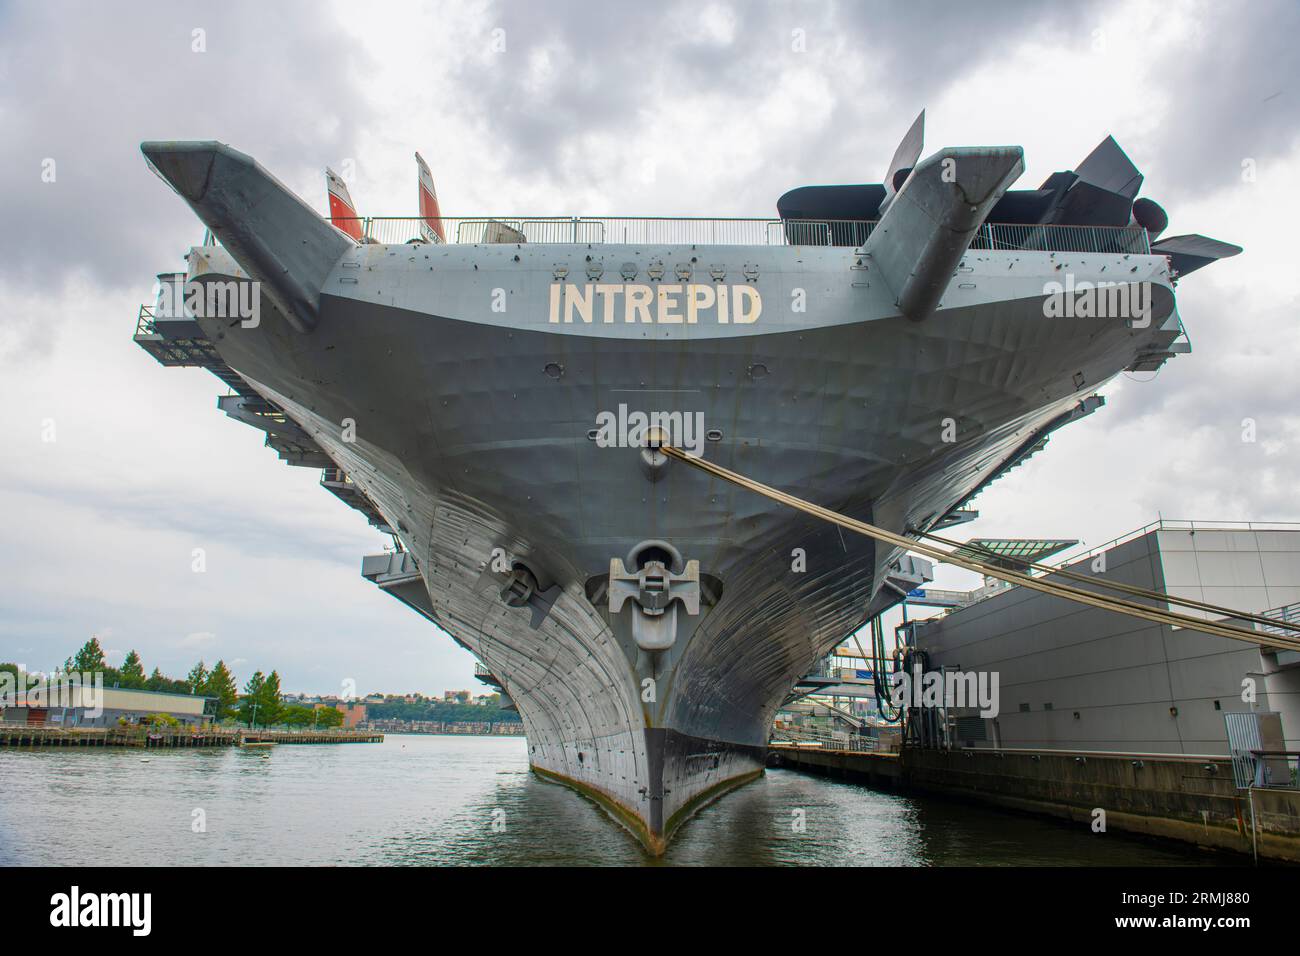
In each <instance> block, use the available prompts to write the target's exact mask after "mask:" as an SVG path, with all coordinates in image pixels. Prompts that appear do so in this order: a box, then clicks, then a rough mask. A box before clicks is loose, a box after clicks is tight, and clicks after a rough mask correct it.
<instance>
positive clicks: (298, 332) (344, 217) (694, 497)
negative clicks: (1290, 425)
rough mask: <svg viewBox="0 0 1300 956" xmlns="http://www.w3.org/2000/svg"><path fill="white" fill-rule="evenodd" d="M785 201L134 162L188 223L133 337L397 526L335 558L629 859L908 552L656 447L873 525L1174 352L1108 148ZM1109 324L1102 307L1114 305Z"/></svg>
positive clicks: (864, 610)
mask: <svg viewBox="0 0 1300 956" xmlns="http://www.w3.org/2000/svg"><path fill="white" fill-rule="evenodd" d="M921 130H922V123H921V121H920V120H918V122H917V123H916V124H915V125H914V126H913V127H912V129H911V130H910V131H909V133H908V135H907V136H906V137H905V139H904V140H903V142H902V144H901V145H900V146H899V148H898V150H897V152H896V154H895V156H894V159H893V161H892V163H891V164H890V168H889V170H888V171H887V173H886V175H885V177H884V181H883V182H882V183H880V184H874V185H847V186H808V187H801V188H797V189H794V190H792V191H791V192H789V193H787V194H786V195H785V196H783V197H781V199H780V200H779V202H778V203H777V209H778V215H777V216H776V217H766V218H761V219H754V220H739V219H731V220H720V219H677V220H669V219H631V218H623V219H611V218H600V217H536V218H527V217H508V218H507V217H499V216H492V217H475V218H457V219H453V218H447V217H443V216H442V215H441V213H440V212H439V210H438V204H437V197H436V194H435V193H434V191H433V187H432V181H431V178H430V177H429V176H428V169H427V166H426V165H425V164H424V163H423V161H421V162H420V170H419V173H420V179H419V182H420V215H419V216H417V217H411V218H410V219H400V218H398V219H368V218H364V217H360V216H356V215H355V211H354V210H353V209H352V208H351V202H350V197H348V196H347V195H346V188H345V187H344V186H343V185H342V183H341V181H340V180H339V179H338V177H334V176H333V174H331V177H332V178H331V180H330V196H331V209H332V211H333V217H332V218H333V221H332V222H331V220H330V219H327V218H325V217H323V216H322V215H321V213H320V212H319V211H317V210H315V209H313V208H312V207H311V206H309V205H308V204H307V203H305V202H304V201H302V200H301V199H299V198H298V197H297V196H295V195H294V194H293V193H291V192H290V191H289V190H288V189H287V188H285V187H284V186H283V185H282V184H281V183H279V182H278V181H277V180H276V179H275V178H273V177H272V176H271V175H270V174H269V173H268V172H266V171H265V170H263V169H262V168H261V167H260V166H259V165H257V164H256V163H255V162H254V161H253V160H252V159H251V158H250V157H248V156H246V155H244V154H242V153H240V152H238V151H236V150H234V149H232V148H230V147H228V146H225V145H222V144H218V143H212V142H185V143H181V142H150V143H145V144H143V146H142V150H143V152H144V155H145V157H146V159H147V161H148V162H149V164H150V165H151V166H152V167H153V169H154V170H155V171H156V172H157V173H158V175H159V176H160V177H161V178H162V179H164V180H165V181H166V182H167V183H168V184H169V185H170V186H171V187H172V188H173V189H174V190H175V191H176V192H177V193H178V194H179V195H180V196H181V197H182V198H183V199H184V200H185V201H186V202H187V203H188V204H189V206H190V208H191V209H192V210H193V211H194V213H195V214H196V215H197V216H198V218H199V219H200V220H201V221H202V222H203V223H204V225H205V226H206V227H207V229H208V231H209V235H208V236H207V237H206V238H205V241H204V243H203V244H202V245H199V246H195V247H194V248H192V249H191V250H190V251H189V253H188V255H187V256H186V269H185V271H184V272H183V273H174V274H171V273H167V274H164V275H162V276H160V285H159V295H158V301H157V302H155V303H154V304H153V305H151V306H146V307H145V308H143V309H142V312H141V316H140V320H139V324H138V326H137V333H136V340H137V342H139V344H141V345H142V346H143V347H145V348H146V349H148V350H149V351H150V352H151V353H152V354H153V355H155V357H157V358H158V359H159V361H161V362H163V364H166V365H199V366H203V367H206V368H209V369H210V370H212V371H213V372H215V373H216V374H217V375H218V376H219V377H220V378H221V379H222V380H223V381H225V382H226V384H227V385H229V386H230V388H231V394H230V395H228V396H226V397H224V398H222V399H221V400H220V403H219V404H220V407H221V408H222V410H223V411H225V412H226V413H227V414H229V415H231V416H232V417H234V418H237V419H239V420H241V421H243V422H246V423H248V424H252V425H255V426H256V427H258V428H261V429H262V430H263V431H265V432H266V433H267V439H266V441H267V444H268V445H269V446H271V447H272V448H274V449H275V450H276V451H277V452H278V453H279V454H280V456H281V457H282V458H284V459H285V460H286V461H288V462H289V463H290V464H296V465H302V466H307V467H318V468H321V469H322V470H323V478H322V484H323V485H324V486H325V487H326V488H327V489H329V490H330V491H332V492H333V493H335V494H337V495H338V496H339V497H341V498H343V499H344V500H345V501H347V502H348V503H349V504H352V505H353V506H354V507H357V508H358V509H359V510H361V511H362V512H363V513H364V514H365V515H366V516H367V518H368V519H369V520H370V522H371V524H373V525H374V526H375V527H377V528H379V529H381V530H383V531H384V532H386V533H391V534H392V535H393V536H394V540H395V542H396V544H397V549H396V550H395V551H394V552H392V553H390V554H387V555H384V556H379V557H376V558H368V559H367V560H366V566H365V573H366V575H367V576H368V577H370V578H371V579H372V580H374V581H376V583H379V584H380V585H381V586H383V587H385V588H386V589H388V590H389V591H390V592H391V593H393V594H394V595H395V596H397V597H399V598H400V599H401V600H403V601H405V602H406V603H407V604H409V605H410V606H411V607H413V608H415V609H416V610H418V611H419V612H420V613H422V614H424V615H425V616H426V617H428V618H429V619H430V620H431V621H433V622H436V624H437V625H438V626H439V627H441V628H442V629H443V630H445V631H446V632H447V633H449V634H450V635H452V637H453V638H454V639H455V640H457V641H458V642H459V643H460V644H462V645H463V646H464V647H466V648H468V649H469V650H470V651H472V652H473V654H474V655H475V656H476V657H477V658H478V659H479V660H480V661H481V662H482V664H483V666H484V669H485V670H486V671H487V672H490V674H491V675H492V679H494V680H495V681H496V682H498V683H499V685H500V686H501V688H502V689H503V690H504V692H505V693H506V694H508V695H509V697H510V698H511V699H512V700H513V701H514V702H515V704H516V705H517V707H518V709H519V713H520V716H521V718H522V719H523V722H524V726H525V729H526V732H527V740H528V752H529V759H530V761H531V764H532V766H533V768H534V769H535V771H536V772H537V773H539V774H541V775H544V776H546V777H549V778H552V779H555V780H558V781H562V782H565V783H567V784H570V785H571V786H574V787H575V788H577V789H579V790H581V791H582V792H583V793H585V794H587V795H588V796H590V797H592V798H593V799H595V800H596V801H598V802H600V803H601V804H603V805H604V806H605V807H606V808H607V809H608V810H609V811H610V812H611V813H612V814H613V815H614V816H616V817H617V818H618V819H619V820H621V821H622V822H623V823H624V824H625V825H627V826H628V827H629V828H630V829H631V830H632V831H633V832H634V833H635V834H636V835H637V836H638V837H639V838H640V839H641V840H642V841H643V843H644V844H645V846H646V847H647V848H648V850H649V851H650V852H652V853H659V852H662V851H663V849H664V847H665V846H666V844H667V841H668V840H669V839H670V838H671V836H672V834H673V832H674V831H675V830H676V829H677V828H678V827H679V825H680V824H681V823H682V822H683V821H684V820H685V819H687V817H688V816H689V815H690V813H691V812H692V811H693V810H694V809H696V808H697V807H698V806H700V805H701V804H702V803H703V802H705V801H707V800H708V799H710V798H712V797H714V796H716V795H718V794H720V793H722V792H723V791H725V790H726V789H728V788H730V787H733V786H736V785H738V784H741V783H743V782H745V781H747V780H749V779H751V778H753V777H754V776H756V775H758V774H760V773H761V772H762V768H763V766H764V757H765V748H766V743H767V738H768V732H769V728H770V725H771V722H772V718H773V715H774V713H775V712H776V710H777V709H778V707H780V706H781V705H782V703H783V702H784V701H785V700H786V699H787V695H788V694H789V693H790V691H791V688H792V686H793V684H794V683H795V681H796V680H797V679H798V678H799V677H800V676H801V675H803V674H805V673H806V672H807V671H808V670H809V669H810V668H811V666H812V665H813V664H814V662H816V661H817V660H818V659H819V658H821V657H822V656H824V655H825V654H826V653H827V652H828V651H829V650H830V649H831V648H833V647H835V646H836V644H837V642H839V641H840V640H841V639H842V638H844V637H845V636H846V635H847V634H848V633H849V632H851V631H853V630H854V629H856V628H858V627H859V626H861V625H862V624H863V623H864V622H865V621H867V620H869V619H870V618H871V617H873V616H874V615H877V614H879V613H880V612H881V611H883V610H885V609H887V608H888V607H890V606H891V605H893V604H894V603H896V602H898V601H899V600H900V599H901V598H902V596H903V595H904V594H905V593H906V592H907V591H908V590H909V589H910V588H912V587H913V586H915V585H916V584H918V583H920V581H922V580H923V579H924V577H925V569H924V568H923V567H921V566H920V564H919V563H917V562H914V561H912V560H911V559H909V558H907V556H906V555H904V554H903V553H901V552H900V551H899V550H898V549H895V548H890V547H886V546H878V545H877V544H876V543H874V542H873V541H872V540H870V539H867V538H863V537H858V536H846V535H844V534H842V533H841V532H840V530H839V529H838V528H835V527H833V526H830V525H827V524H824V523H820V522H818V521H817V520H816V519H815V518H811V517H808V516H807V515H804V514H801V513H799V512H797V511H794V510H786V509H783V508H781V507H779V506H778V505H775V504H773V503H772V502H770V501H768V500H765V499H764V498H762V497H759V496H757V495H752V494H748V493H747V492H745V491H744V490H741V489H738V488H736V487H735V486H733V485H730V484H727V483H724V482H720V481H718V480H717V479H715V478H712V477H710V476H709V475H706V474H703V473H701V472H699V471H698V470H696V469H693V468H690V467H688V466H685V465H684V464H683V463H682V462H680V461H676V460H674V459H673V458H672V457H671V456H668V455H665V454H664V452H663V451H662V450H661V446H662V445H665V444H672V445H677V446H679V447H683V448H686V449H688V450H689V451H690V452H691V453H692V454H696V455H701V456H703V457H705V458H706V459H708V460H711V461H714V462H716V463H718V464H720V465H723V466H725V467H726V468H729V469H731V470H733V471H736V472H739V473H741V474H744V475H748V476H751V477H753V478H754V479H756V480H759V481H762V482H764V483H766V484H768V485H772V486H775V487H777V488H780V489H782V490H784V491H787V492H789V493H791V494H794V495H797V496H800V497H802V498H805V499H809V500H812V501H815V502H817V503H819V504H821V505H824V506H826V507H828V508H831V509H834V510H835V511H838V512H841V513H843V514H846V515H849V516H851V517H854V518H857V519H860V520H864V521H870V522H872V523H874V524H875V525H877V526H881V527H884V528H886V529H889V530H891V531H893V532H896V533H899V534H906V535H915V534H918V533H919V532H924V531H932V530H935V529H941V528H944V527H948V526H950V525H953V524H957V523H960V522H961V521H963V520H966V519H968V518H969V517H971V516H972V514H973V512H971V511H970V510H969V509H967V508H966V507H965V505H966V504H967V503H968V502H969V501H970V499H971V498H972V497H973V496H974V495H976V494H977V493H978V492H979V491H980V490H981V489H982V488H984V487H985V486H987V485H988V483H989V482H991V481H993V480H995V479H996V478H997V477H998V476H999V475H1001V474H1003V473H1005V472H1006V471H1007V470H1008V469H1010V468H1012V467H1014V466H1016V465H1017V464H1019V463H1020V462H1022V461H1024V460H1025V459H1026V458H1027V457H1028V456H1029V455H1031V454H1033V453H1034V452H1036V451H1038V450H1039V449H1041V448H1042V447H1043V445H1044V444H1045V442H1046V440H1047V437H1048V435H1049V434H1050V433H1051V432H1052V431H1053V430H1055V429H1056V428H1059V427H1060V426H1062V425H1064V424H1066V423H1069V422H1071V421H1074V420H1076V419H1079V418H1081V417H1083V416H1085V415H1088V414H1090V413H1091V412H1093V411H1094V410H1096V409H1097V408H1098V407H1099V406H1100V405H1101V399H1100V397H1099V396H1097V394H1096V391H1097V389H1098V388H1099V387H1100V386H1102V385H1103V384H1104V383H1106V382H1107V381H1108V380H1110V379H1111V378H1112V377H1114V376H1115V375H1117V374H1119V373H1121V372H1123V371H1125V370H1132V371H1150V370H1155V369H1158V368H1159V367H1160V366H1161V365H1162V364H1163V363H1164V362H1165V361H1166V360H1168V359H1169V358H1170V357H1172V356H1174V355H1176V354H1178V353H1180V352H1186V351H1188V350H1189V346H1188V342H1187V338H1186V336H1185V335H1184V334H1183V329H1182V325H1181V322H1180V320H1179V317H1178V314H1177V311H1176V309H1175V301H1174V286H1175V283H1176V281H1177V279H1178V278H1179V277H1180V276H1181V275H1185V274H1186V273H1188V272H1190V271H1192V270H1193V269H1196V268H1199V267H1200V266H1202V265H1205V264H1206V263H1208V262H1210V261H1213V260H1214V259H1216V258H1220V257H1223V256H1225V255H1231V254H1234V253H1235V252H1238V251H1240V250H1239V249H1237V247H1234V246H1228V245H1227V244H1225V243H1219V242H1216V241H1215V240H1211V239H1207V238H1204V237H1201V236H1179V237H1174V238H1167V239H1159V236H1160V233H1161V231H1162V230H1163V229H1164V228H1165V225H1166V223H1167V217H1166V216H1165V214H1164V212H1163V211H1162V210H1161V209H1160V207H1159V206H1158V205H1156V204H1155V203H1153V202H1151V201H1150V200H1147V199H1143V198H1138V196H1137V193H1138V191H1139V188H1140V186H1141V182H1142V176H1141V174H1140V173H1139V172H1138V171H1137V169H1136V168H1135V167H1134V166H1133V164H1132V163H1131V162H1130V161H1129V160H1128V158H1127V157H1126V156H1125V155H1124V153H1123V152H1122V151H1121V150H1120V148H1119V147H1118V145H1116V144H1115V142H1114V140H1112V139H1107V140H1106V141H1104V142H1103V143H1102V144H1101V145H1100V146H1099V147H1098V148H1097V149H1096V150H1095V151H1094V152H1093V153H1092V154H1091V155H1090V156H1089V157H1088V158H1087V159H1086V160H1085V161H1084V162H1083V163H1081V164H1080V165H1079V167H1078V168H1077V169H1074V170H1070V171H1066V172H1061V173H1057V174H1054V175H1053V176H1051V177H1049V178H1048V179H1047V180H1046V181H1045V182H1044V183H1043V184H1042V186H1041V187H1039V188H1037V189H1028V190H1012V189H1010V187H1011V185H1012V183H1013V182H1014V181H1015V180H1016V179H1017V178H1018V177H1019V176H1020V175H1021V173H1022V171H1023V158H1022V154H1021V150H1020V149H1019V148H1018V147H1010V146H1004V147H978V148H948V149H942V150H940V151H938V152H937V153H934V154H933V155H931V156H929V157H927V158H925V159H922V158H921V153H922V142H921ZM1117 303H1118V304H1119V306H1120V308H1118V309H1116V304H1117Z"/></svg>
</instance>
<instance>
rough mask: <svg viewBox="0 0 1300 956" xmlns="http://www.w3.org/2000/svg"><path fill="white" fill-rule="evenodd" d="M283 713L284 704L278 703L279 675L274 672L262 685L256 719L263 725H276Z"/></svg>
mask: <svg viewBox="0 0 1300 956" xmlns="http://www.w3.org/2000/svg"><path fill="white" fill-rule="evenodd" d="M283 713H284V704H283V703H282V702H281V701H280V675H279V674H278V673H276V672H275V671H271V673H270V674H269V675H268V676H267V678H266V683H265V684H263V685H262V699H261V702H260V703H259V704H258V707H257V719H258V720H260V721H261V722H262V723H263V724H278V723H279V722H280V718H281V715H282V714H283Z"/></svg>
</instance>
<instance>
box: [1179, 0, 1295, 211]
mask: <svg viewBox="0 0 1300 956" xmlns="http://www.w3.org/2000/svg"><path fill="white" fill-rule="evenodd" d="M1195 9H1196V10H1197V12H1198V16H1199V18H1200V23H1199V27H1200V33H1201V39H1202V41H1203V45H1202V46H1201V48H1200V49H1199V50H1197V51H1195V52H1194V53H1193V52H1190V51H1189V54H1188V55H1184V56H1181V57H1177V58H1175V59H1173V60H1171V62H1170V64H1169V72H1167V73H1165V74H1164V75H1163V76H1162V77H1161V81H1162V82H1161V85H1162V86H1163V87H1164V88H1165V89H1166V90H1167V91H1168V94H1169V97H1170V106H1171V108H1170V110H1169V112H1168V114H1167V115H1166V116H1165V118H1164V122H1163V123H1162V124H1161V126H1160V129H1159V130H1157V131H1156V133H1155V135H1154V137H1153V139H1154V141H1155V143H1157V144H1158V147H1157V151H1158V152H1159V154H1160V157H1161V163H1162V165H1163V166H1164V168H1165V169H1166V172H1167V175H1166V177H1165V181H1164V182H1162V184H1161V185H1162V187H1163V188H1164V189H1166V190H1168V192H1166V193H1164V194H1163V195H1164V196H1172V197H1175V198H1183V197H1187V198H1190V197H1193V196H1196V195H1198V194H1200V193H1203V192H1204V191H1206V190H1216V189H1224V188H1229V187H1232V186H1234V185H1235V184H1237V183H1239V182H1240V181H1241V173H1242V165H1241V164H1242V161H1243V160H1244V159H1253V160H1255V161H1256V163H1259V164H1264V165H1265V166H1266V165H1267V164H1268V163H1269V162H1271V161H1275V160H1277V159H1279V158H1281V157H1282V156H1283V155H1285V154H1286V153H1287V152H1289V151H1290V150H1292V149H1294V148H1295V146H1296V144H1297V141H1298V137H1300V57H1297V55H1296V37H1297V36H1300V4H1296V3H1294V2H1292V0H1258V2H1252V3H1249V4H1226V3H1224V4H1205V5H1201V6H1199V7H1197V8H1195ZM1261 174H1262V170H1261Z"/></svg>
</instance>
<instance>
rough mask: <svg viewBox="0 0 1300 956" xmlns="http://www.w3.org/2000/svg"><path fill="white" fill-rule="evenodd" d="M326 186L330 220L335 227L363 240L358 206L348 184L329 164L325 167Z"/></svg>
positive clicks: (357, 239)
mask: <svg viewBox="0 0 1300 956" xmlns="http://www.w3.org/2000/svg"><path fill="white" fill-rule="evenodd" d="M325 188H326V189H328V190H329V195H330V222H332V223H333V224H334V226H335V228H337V229H339V230H340V231H342V232H345V233H347V234H348V235H349V236H351V237H352V238H353V239H355V240H356V241H357V242H361V241H362V239H361V235H362V234H361V217H360V216H358V215H357V207H356V205H355V204H354V203H353V202H352V195H351V194H350V193H349V192H348V184H347V183H345V182H344V181H343V177H342V176H340V175H339V174H338V173H336V172H334V170H332V169H330V168H329V167H328V166H326V167H325Z"/></svg>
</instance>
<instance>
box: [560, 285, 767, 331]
mask: <svg viewBox="0 0 1300 956" xmlns="http://www.w3.org/2000/svg"><path fill="white" fill-rule="evenodd" d="M550 307H551V314H550V320H551V321H552V322H554V323H556V324H559V323H565V324H572V323H573V322H574V321H578V322H583V323H585V324H587V325H591V324H592V323H594V322H600V323H604V324H605V325H613V324H614V323H615V322H618V321H620V320H621V321H623V322H625V323H633V324H642V323H645V324H658V325H683V324H685V325H695V324H696V323H698V322H717V323H718V324H720V325H727V324H734V325H749V324H751V323H753V322H757V321H758V317H759V316H760V315H762V314H763V296H762V295H761V294H760V293H759V291H758V290H757V289H756V288H754V287H753V286H752V285H733V286H726V285H708V284H703V283H693V282H692V283H687V284H684V285H681V284H671V283H665V284H659V283H655V284H654V285H646V284H641V283H636V282H586V283H575V282H556V283H552V284H551V292H550Z"/></svg>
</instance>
